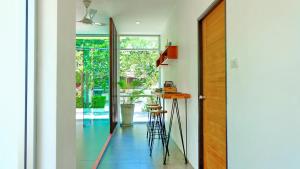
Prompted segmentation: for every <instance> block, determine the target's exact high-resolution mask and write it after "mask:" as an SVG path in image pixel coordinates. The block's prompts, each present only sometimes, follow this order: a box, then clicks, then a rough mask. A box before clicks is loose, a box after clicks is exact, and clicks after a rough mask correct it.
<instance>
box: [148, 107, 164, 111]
mask: <svg viewBox="0 0 300 169" xmlns="http://www.w3.org/2000/svg"><path fill="white" fill-rule="evenodd" d="M147 108H148V109H150V110H157V109H161V108H162V107H161V106H147Z"/></svg>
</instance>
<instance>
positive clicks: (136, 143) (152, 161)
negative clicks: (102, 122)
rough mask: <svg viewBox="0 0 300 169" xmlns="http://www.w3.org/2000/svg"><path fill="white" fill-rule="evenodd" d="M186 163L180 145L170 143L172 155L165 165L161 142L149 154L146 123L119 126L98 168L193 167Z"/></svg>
mask: <svg viewBox="0 0 300 169" xmlns="http://www.w3.org/2000/svg"><path fill="white" fill-rule="evenodd" d="M192 168H193V167H192V166H191V165H190V164H188V165H186V164H185V163H184V157H183V154H182V153H181V151H180V150H179V149H178V147H177V146H176V145H175V144H174V143H173V142H171V143H170V157H169V158H168V160H167V165H163V154H162V146H161V142H158V140H156V141H155V144H154V149H153V155H152V157H150V156H149V147H148V144H147V140H146V126H145V124H135V125H134V126H133V127H128V128H118V129H117V131H116V133H115V135H114V136H113V137H112V140H111V142H110V144H109V146H108V148H107V150H106V152H105V154H104V157H103V159H102V161H101V163H100V166H99V167H98V169H192Z"/></svg>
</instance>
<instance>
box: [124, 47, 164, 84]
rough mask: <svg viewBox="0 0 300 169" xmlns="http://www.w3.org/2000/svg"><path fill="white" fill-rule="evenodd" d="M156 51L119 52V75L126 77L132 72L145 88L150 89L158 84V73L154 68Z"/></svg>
mask: <svg viewBox="0 0 300 169" xmlns="http://www.w3.org/2000/svg"><path fill="white" fill-rule="evenodd" d="M158 55H159V54H158V52H157V51H135V50H132V51H127V50H126V51H121V54H120V74H121V77H126V76H127V73H128V72H133V74H134V76H135V77H136V78H138V79H139V80H140V81H142V82H141V83H142V84H143V86H144V87H145V88H151V87H152V86H153V85H156V84H157V83H158V78H159V72H158V70H157V68H156V65H155V64H156V59H157V57H158Z"/></svg>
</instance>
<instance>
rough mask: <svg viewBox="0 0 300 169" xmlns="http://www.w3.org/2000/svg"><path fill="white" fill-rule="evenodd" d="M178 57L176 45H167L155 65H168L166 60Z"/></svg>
mask: <svg viewBox="0 0 300 169" xmlns="http://www.w3.org/2000/svg"><path fill="white" fill-rule="evenodd" d="M177 58H178V47H177V46H168V47H167V48H166V50H165V51H164V52H163V53H161V54H160V56H159V58H158V59H157V60H156V67H159V66H160V65H168V64H166V61H167V60H169V59H177Z"/></svg>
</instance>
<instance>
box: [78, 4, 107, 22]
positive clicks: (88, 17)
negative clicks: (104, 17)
mask: <svg viewBox="0 0 300 169" xmlns="http://www.w3.org/2000/svg"><path fill="white" fill-rule="evenodd" d="M91 3H92V0H83V4H84V6H85V15H84V16H83V18H82V19H81V20H80V21H77V22H80V23H84V24H88V25H97V26H105V25H106V24H105V23H99V22H94V20H93V18H94V17H95V15H96V13H97V10H96V9H89V6H90V5H91Z"/></svg>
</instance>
